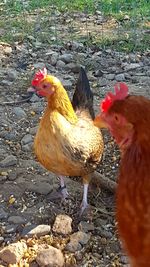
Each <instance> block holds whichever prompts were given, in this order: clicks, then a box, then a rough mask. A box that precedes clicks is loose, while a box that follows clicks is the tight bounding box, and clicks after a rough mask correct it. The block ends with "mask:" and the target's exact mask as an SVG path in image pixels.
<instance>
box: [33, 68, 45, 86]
mask: <svg viewBox="0 0 150 267" xmlns="http://www.w3.org/2000/svg"><path fill="white" fill-rule="evenodd" d="M46 75H47V69H46V68H43V69H42V70H39V71H38V72H37V73H36V74H35V76H34V79H33V80H32V85H33V86H37V85H38V84H39V82H41V81H42V80H43V79H44V78H45V77H46Z"/></svg>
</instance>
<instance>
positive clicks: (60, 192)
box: [49, 186, 69, 200]
mask: <svg viewBox="0 0 150 267" xmlns="http://www.w3.org/2000/svg"><path fill="white" fill-rule="evenodd" d="M68 196H69V193H68V191H67V188H66V186H63V187H61V186H59V188H58V189H57V191H55V192H54V191H53V192H52V193H50V194H49V199H50V200H56V199H61V200H65V199H66V198H68Z"/></svg>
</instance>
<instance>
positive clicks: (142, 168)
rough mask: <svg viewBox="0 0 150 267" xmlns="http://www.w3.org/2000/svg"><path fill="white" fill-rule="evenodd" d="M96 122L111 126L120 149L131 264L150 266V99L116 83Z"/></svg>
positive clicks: (121, 222) (121, 202)
mask: <svg viewBox="0 0 150 267" xmlns="http://www.w3.org/2000/svg"><path fill="white" fill-rule="evenodd" d="M95 125H97V126H98V127H100V128H102V127H105V128H108V129H109V130H110V132H111V134H112V135H113V136H114V138H115V140H116V142H117V144H118V145H119V147H120V150H121V166H120V174H119V179H118V188H117V210H116V215H117V221H118V230H119V234H120V237H121V240H122V241H123V245H124V248H125V250H126V252H127V253H128V255H129V257H130V260H131V266H132V267H149V266H150V100H149V99H147V98H145V97H143V96H134V95H128V87H127V85H126V84H124V83H121V84H120V85H116V86H115V94H112V93H108V95H107V96H106V98H105V100H103V101H102V103H101V114H100V115H98V116H97V117H96V118H95Z"/></svg>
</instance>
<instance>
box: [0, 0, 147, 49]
mask: <svg viewBox="0 0 150 267" xmlns="http://www.w3.org/2000/svg"><path fill="white" fill-rule="evenodd" d="M96 10H99V11H101V12H102V14H103V15H104V16H106V17H108V18H109V17H110V19H111V17H114V18H115V19H116V20H117V21H118V23H119V25H121V26H120V29H121V32H120V33H119V32H118V33H117V30H116V34H115V35H114V36H106V35H105V32H104V37H103V38H99V37H98V38H96V37H95V36H94V33H93V32H92V34H93V40H94V41H93V43H95V44H96V45H99V46H100V47H106V48H107V47H111V48H113V49H117V50H119V51H127V52H130V51H134V50H140V51H143V50H146V49H148V48H149V46H150V43H149V35H144V34H143V36H140V37H139V40H138V39H136V33H135V31H137V30H138V29H139V30H140V29H141V28H143V29H146V28H147V29H149V28H150V23H146V22H149V21H150V1H149V0H139V1H138V0H125V1H124V0H74V1H69V0H26V1H24V2H23V1H21V0H9V1H6V2H5V3H4V2H2V3H0V16H1V20H0V29H4V34H3V35H2V36H0V40H1V41H7V42H10V43H13V42H14V41H23V40H27V39H28V36H29V35H31V36H33V37H34V38H35V39H36V40H38V41H41V42H42V43H45V44H49V43H51V41H50V40H51V37H52V36H54V31H53V30H51V26H54V25H55V21H54V19H53V15H54V13H55V12H57V11H60V12H62V13H63V14H65V13H66V12H67V13H73V12H75V11H78V12H80V11H82V12H86V13H90V14H95V11H96ZM125 15H128V16H129V20H128V21H124V19H123V18H124V16H125ZM70 17H71V15H70ZM30 18H32V19H30ZM37 25H39V28H40V30H37ZM79 26H80V25H79ZM69 27H72V25H71V24H68V35H66V36H65V37H64V39H63V38H60V36H59V34H60V33H59V32H58V40H57V42H62V41H66V40H67V39H68V40H70V39H69V38H74V40H78V41H83V42H87V43H88V45H89V46H90V45H92V41H91V40H88V39H86V38H85V36H83V37H82V36H80V37H79V36H78V35H77V34H76V31H74V32H73V33H72V36H71V34H70V33H69V29H70V28H69ZM56 28H57V22H56ZM125 32H128V38H127V39H126V37H125V36H124V33H125Z"/></svg>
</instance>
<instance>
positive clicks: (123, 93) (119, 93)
mask: <svg viewBox="0 0 150 267" xmlns="http://www.w3.org/2000/svg"><path fill="white" fill-rule="evenodd" d="M114 88H115V93H114V94H113V93H111V92H109V93H108V94H107V95H106V97H105V99H104V100H103V101H102V102H101V105H100V109H101V111H102V112H107V111H108V109H109V108H110V107H111V105H112V104H113V102H114V101H115V100H123V99H125V98H126V97H127V95H128V86H127V85H126V84H125V83H118V84H116V85H115V87H114Z"/></svg>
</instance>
